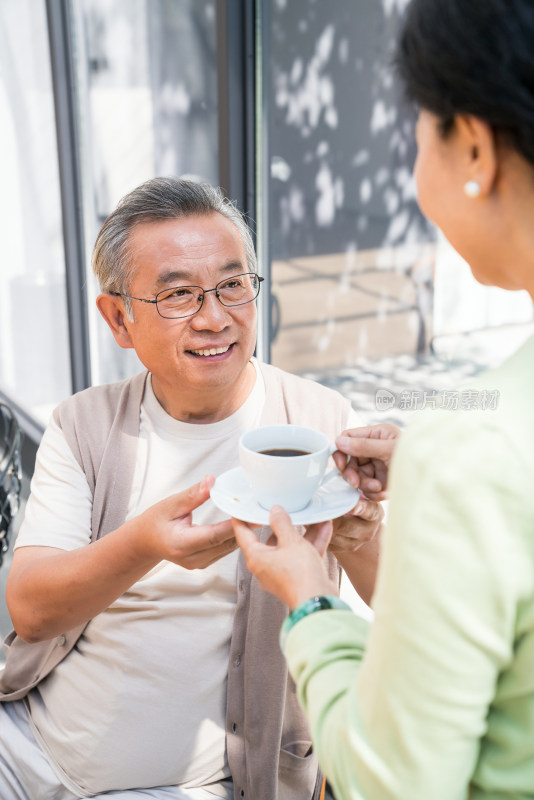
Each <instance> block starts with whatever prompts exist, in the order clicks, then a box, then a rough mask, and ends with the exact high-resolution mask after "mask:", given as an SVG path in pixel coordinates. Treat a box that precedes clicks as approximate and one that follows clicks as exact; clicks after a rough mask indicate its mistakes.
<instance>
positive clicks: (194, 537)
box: [136, 475, 237, 569]
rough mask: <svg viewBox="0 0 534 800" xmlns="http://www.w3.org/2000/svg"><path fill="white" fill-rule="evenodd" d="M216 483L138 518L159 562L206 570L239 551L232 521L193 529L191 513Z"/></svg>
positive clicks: (206, 480) (163, 503)
mask: <svg viewBox="0 0 534 800" xmlns="http://www.w3.org/2000/svg"><path fill="white" fill-rule="evenodd" d="M214 481H215V479H214V478H213V476H212V475H208V476H206V478H204V480H203V481H202V483H200V484H195V485H194V486H191V487H190V488H189V489H185V491H183V492H179V493H178V494H175V495H172V496H171V497H167V498H166V499H165V500H161V501H160V502H159V503H156V504H155V505H153V506H151V507H150V508H148V509H147V510H146V511H145V512H144V513H143V514H140V515H139V517H137V520H136V522H137V524H138V525H139V526H140V527H141V528H142V529H144V530H145V531H147V532H150V538H151V540H152V541H153V546H154V548H155V554H156V555H159V559H158V560H163V559H165V560H167V561H173V562H174V563H175V564H179V565H180V566H181V567H184V568H185V569H204V568H205V567H208V566H209V565H210V564H213V563H214V562H215V561H218V560H219V559H220V558H223V557H224V556H226V555H228V554H229V553H231V552H232V551H233V550H235V549H236V548H237V542H236V540H235V537H234V532H233V528H232V523H231V521H230V520H225V521H224V522H219V523H216V524H214V525H193V515H192V512H193V510H194V509H195V508H198V506H200V505H202V503H204V502H205V501H206V500H207V499H208V498H209V493H210V489H211V487H212V486H213V483H214Z"/></svg>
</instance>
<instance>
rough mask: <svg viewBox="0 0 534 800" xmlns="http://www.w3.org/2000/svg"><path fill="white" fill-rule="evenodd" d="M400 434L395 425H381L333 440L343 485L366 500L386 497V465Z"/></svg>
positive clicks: (343, 434) (349, 433) (387, 469)
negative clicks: (359, 490)
mask: <svg viewBox="0 0 534 800" xmlns="http://www.w3.org/2000/svg"><path fill="white" fill-rule="evenodd" d="M400 434H401V429H400V428H398V427H397V426H396V425H392V424H390V423H384V424H383V425H370V426H369V427H366V428H352V429H351V430H347V431H344V432H343V433H342V434H341V435H340V436H338V437H337V439H336V446H337V448H338V449H337V450H336V452H335V453H334V456H333V458H334V461H335V463H336V466H337V467H338V469H339V470H340V471H341V474H342V475H343V477H344V478H345V480H346V481H347V483H349V484H350V485H351V486H353V487H354V488H360V489H361V490H362V491H363V492H364V493H365V495H366V497H368V498H369V500H384V499H385V498H386V497H387V493H386V489H387V482H388V472H389V465H390V461H391V457H392V455H393V451H394V449H395V444H396V440H397V439H398V437H399V436H400ZM347 456H349V459H348V460H347Z"/></svg>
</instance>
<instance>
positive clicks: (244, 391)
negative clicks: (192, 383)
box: [152, 361, 256, 425]
mask: <svg viewBox="0 0 534 800" xmlns="http://www.w3.org/2000/svg"><path fill="white" fill-rule="evenodd" d="M255 382H256V369H255V367H254V364H253V363H252V362H251V361H250V362H249V363H248V364H247V368H246V370H244V372H243V375H242V376H241V379H240V380H239V382H238V383H237V384H236V385H235V386H233V387H228V386H222V387H220V388H217V387H215V388H213V387H212V388H211V389H210V390H209V392H208V391H206V390H203V391H202V392H195V391H191V392H190V393H184V391H183V389H181V390H180V391H179V392H176V391H173V390H172V389H171V387H169V386H168V385H165V386H161V385H160V384H159V383H158V382H157V381H156V380H154V377H152V390H153V392H154V395H155V397H156V399H157V401H158V402H159V404H160V406H161V407H162V408H163V409H164V410H165V411H166V412H167V414H169V416H171V417H174V419H178V420H180V422H188V423H191V424H195V425H209V424H212V423H214V422H220V421H221V420H223V419H227V418H228V417H230V416H231V415H232V414H234V413H235V412H236V411H237V410H238V409H239V408H241V406H242V405H243V403H244V402H245V400H246V399H247V398H248V396H249V395H250V393H251V391H252V389H253V388H254V384H255Z"/></svg>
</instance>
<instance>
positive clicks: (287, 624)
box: [280, 595, 351, 650]
mask: <svg viewBox="0 0 534 800" xmlns="http://www.w3.org/2000/svg"><path fill="white" fill-rule="evenodd" d="M329 608H338V609H343V610H344V611H350V610H351V608H350V606H349V605H347V603H345V601H344V600H341V598H340V597H336V596H335V595H316V596H315V597H310V598H309V599H308V600H304V601H303V602H302V603H299V604H298V606H295V608H294V609H293V611H291V612H290V614H289V616H287V617H286V618H285V620H284V622H283V624H282V628H281V630H280V647H281V648H282V650H283V649H284V645H285V641H286V639H287V634H288V633H289V631H290V630H291V628H292V627H293V625H296V623H297V622H298V621H299V620H301V619H302V618H303V617H307V616H308V615H309V614H313V612H314V611H325V610H327V609H329Z"/></svg>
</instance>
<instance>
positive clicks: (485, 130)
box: [455, 114, 499, 197]
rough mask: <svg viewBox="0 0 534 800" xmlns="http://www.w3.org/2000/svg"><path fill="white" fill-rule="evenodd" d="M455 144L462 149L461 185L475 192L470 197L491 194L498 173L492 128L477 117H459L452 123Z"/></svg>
mask: <svg viewBox="0 0 534 800" xmlns="http://www.w3.org/2000/svg"><path fill="white" fill-rule="evenodd" d="M455 129H456V134H457V136H458V142H459V144H460V147H461V148H462V160H463V162H464V169H465V184H466V185H472V186H474V185H476V186H477V187H478V189H479V191H477V192H476V194H471V195H470V196H471V197H487V196H488V195H489V194H491V192H492V190H493V188H494V186H495V183H496V181H497V176H498V172H499V152H498V146H497V141H496V139H495V133H494V131H493V130H492V128H491V127H490V126H489V125H488V124H487V123H486V122H484V121H483V120H481V119H478V117H473V116H470V115H467V114H460V115H458V116H457V117H456V119H455Z"/></svg>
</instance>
